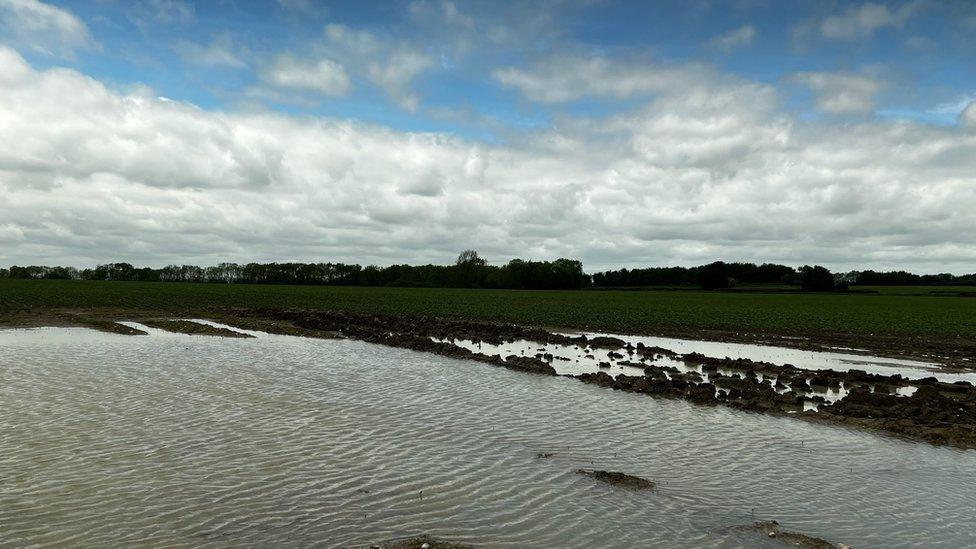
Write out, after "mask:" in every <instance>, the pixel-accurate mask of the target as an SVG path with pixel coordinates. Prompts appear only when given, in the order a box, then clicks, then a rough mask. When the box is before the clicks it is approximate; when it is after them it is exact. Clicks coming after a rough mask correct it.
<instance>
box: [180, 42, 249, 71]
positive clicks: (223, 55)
mask: <svg viewBox="0 0 976 549" xmlns="http://www.w3.org/2000/svg"><path fill="white" fill-rule="evenodd" d="M175 49H176V52H177V53H178V54H179V55H180V57H181V58H182V59H183V61H185V62H187V63H192V64H195V65H205V66H211V67H231V68H235V69H240V68H244V67H246V66H247V63H245V62H244V60H243V59H241V56H240V55H239V53H238V52H237V47H236V46H235V45H234V40H233V39H232V38H231V36H230V34H226V33H225V34H220V35H217V36H216V37H215V38H214V39H213V41H212V42H211V43H209V44H198V43H196V42H190V41H188V40H180V41H179V42H177V43H176V46H175Z"/></svg>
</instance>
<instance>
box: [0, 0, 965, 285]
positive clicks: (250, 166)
mask: <svg viewBox="0 0 976 549" xmlns="http://www.w3.org/2000/svg"><path fill="white" fill-rule="evenodd" d="M464 248H475V249H477V250H479V251H480V252H481V253H482V255H483V256H485V257H487V258H488V259H489V260H491V261H492V262H504V261H507V260H508V259H510V258H512V257H516V256H519V257H523V258H534V259H547V258H556V257H572V258H579V259H582V260H583V262H584V265H585V266H586V268H587V269H588V270H590V271H592V270H596V269H600V268H605V267H617V266H625V265H626V266H644V265H667V264H686V265H687V264H700V263H705V262H709V261H713V260H716V259H724V260H742V261H755V262H762V261H775V262H783V263H787V264H794V265H798V264H803V263H813V262H816V263H821V264H825V265H828V266H830V267H833V268H835V269H846V268H851V267H855V266H861V267H873V268H885V269H889V268H899V269H901V268H905V269H913V270H917V271H920V272H945V271H949V272H957V273H958V272H972V271H976V4H974V3H972V2H968V1H965V0H960V1H958V2H954V1H948V0H947V1H937V0H912V1H907V2H901V1H899V2H867V3H861V2H853V3H847V2H841V1H824V2H807V1H802V2H787V1H780V0H739V1H729V2H720V1H717V0H715V1H708V0H700V1H694V0H681V1H674V2H668V1H662V2H653V3H652V2H632V3H625V2H619V3H618V2H610V1H580V2H576V1H572V0H565V1H558V0H557V1H551V2H531V3H529V2H526V3H511V4H501V3H500V2H496V1H485V2H470V3H469V2H463V1H460V0H458V1H455V2H451V1H442V0H417V1H414V2H410V1H396V2H390V3H385V4H381V3H379V2H360V1H350V2H318V1H314V0H277V1H275V0H267V1H260V0H247V1H245V0H209V1H205V2H204V1H201V2H198V3H193V2H190V1H184V0H147V1H144V2H136V1H130V0H84V1H83V0H78V1H63V2H55V1H53V0H52V1H49V2H41V1H39V0H0V265H10V264H15V263H17V264H25V263H32V264H73V265H76V266H89V265H93V264H95V263H98V262H106V261H115V260H124V261H129V262H132V263H136V264H146V265H153V266H161V265H165V264H168V263H173V262H178V263H196V264H214V263H218V262H221V261H237V262H247V261H255V260H256V261H269V260H300V261H350V262H360V263H377V264H390V263H394V262H408V263H422V262H448V261H451V260H452V259H453V258H454V257H456V255H457V253H458V251H459V250H461V249H464Z"/></svg>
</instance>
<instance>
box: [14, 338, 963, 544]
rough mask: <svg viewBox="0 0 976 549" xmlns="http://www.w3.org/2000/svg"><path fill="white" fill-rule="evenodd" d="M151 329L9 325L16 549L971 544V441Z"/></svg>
mask: <svg viewBox="0 0 976 549" xmlns="http://www.w3.org/2000/svg"><path fill="white" fill-rule="evenodd" d="M147 331H150V335H149V336H147V337H139V338H133V337H126V336H120V335H115V334H103V333H98V332H92V331H88V330H82V329H38V330H15V331H0V409H2V413H0V546H4V547H6V546H28V545H29V546H37V547H53V546H65V545H71V546H92V547H107V546H131V545H140V546H154V547H174V548H175V547H236V546H275V547H306V546H310V545H313V546H324V547H339V546H347V545H363V544H368V543H371V542H376V541H379V540H383V539H389V538H397V537H403V536H409V535H415V534H419V533H429V534H431V535H434V536H438V537H444V538H449V539H452V540H456V541H462V542H468V543H474V544H480V545H485V546H489V547H524V546H526V545H532V546H544V547H612V546H619V547H646V546H654V545H658V546H667V547H739V546H749V547H757V546H758V547H762V546H765V545H768V544H770V543H771V542H770V541H769V540H766V539H764V538H761V537H759V536H757V535H756V534H755V533H753V532H750V531H748V530H742V529H738V528H735V527H736V526H738V525H743V524H749V523H751V522H752V521H754V520H759V519H768V518H776V519H778V520H779V521H780V522H781V523H782V524H783V526H784V529H787V530H792V531H800V532H805V533H807V534H810V535H814V536H818V537H823V538H826V539H830V540H834V541H842V542H845V543H849V544H852V545H854V546H858V547H872V546H885V547H909V546H914V545H919V544H924V545H926V546H927V547H961V546H972V545H976V538H974V534H973V532H976V517H974V515H973V513H972V510H973V509H976V479H974V477H976V475H973V474H972V471H973V470H976V452H974V451H963V450H957V449H952V448H939V447H933V446H930V445H925V444H912V443H909V442H905V441H901V440H897V439H892V438H886V437H881V436H877V435H874V434H871V433H865V432H859V431H853V430H847V429H844V428H839V427H830V426H823V425H812V424H807V423H805V422H799V421H793V420H789V419H784V418H775V417H765V416H761V415H754V414H748V413H742V412H737V411H735V410H730V409H725V408H709V407H698V406H694V405H691V404H689V403H687V402H683V401H671V400H657V399H653V398H649V397H647V396H644V395H636V394H628V393H621V392H615V391H609V390H606V389H603V388H600V387H595V386H591V385H586V384H581V383H578V382H576V381H574V380H570V379H563V378H547V377H540V376H529V375H524V374H520V373H518V372H511V371H508V370H504V369H499V368H491V367H488V366H485V365H483V364H478V363H473V362H467V361H458V360H451V359H446V358H443V357H438V356H433V355H427V354H422V353H415V352H412V351H407V350H401V349H390V348H384V347H377V346H372V345H368V344H364V343H360V342H355V341H341V340H310V339H301V338H292V337H285V336H270V335H266V334H258V335H259V337H257V338H255V339H253V340H239V339H218V338H202V337H193V336H184V335H180V334H169V333H165V332H160V331H152V330H147ZM540 452H547V453H552V456H551V457H548V458H540V457H538V454H539V453H540ZM580 467H587V468H589V467H596V468H600V469H611V470H621V471H625V472H628V473H631V474H636V475H640V476H644V477H647V478H650V479H652V480H654V481H655V482H656V483H657V487H656V488H655V490H654V491H652V492H630V491H621V490H617V489H614V488H612V487H609V486H607V485H604V484H600V483H598V482H595V481H594V480H593V479H591V478H587V477H582V476H580V475H576V474H575V473H574V472H573V471H574V470H575V469H577V468H580ZM764 544H765V545H764ZM770 546H771V545H770Z"/></svg>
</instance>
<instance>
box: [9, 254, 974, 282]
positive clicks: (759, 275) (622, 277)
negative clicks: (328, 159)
mask: <svg viewBox="0 0 976 549" xmlns="http://www.w3.org/2000/svg"><path fill="white" fill-rule="evenodd" d="M0 278H16V279H56V280H116V281H140V282H198V283H221V284H301V285H324V286H403V287H421V288H498V289H525V290H546V289H561V290H574V289H582V288H641V287H652V286H657V287H660V286H665V287H667V286H675V287H678V286H700V287H703V288H707V289H722V288H731V287H734V286H735V285H737V284H789V285H797V286H800V287H802V288H803V289H805V290H811V291H817V290H833V289H843V288H846V287H848V286H849V285H920V284H940V285H969V284H976V274H970V275H963V276H957V275H952V274H939V275H917V274H913V273H908V272H905V271H890V272H876V271H871V270H866V271H851V272H848V273H837V274H835V273H831V272H830V271H829V270H827V269H826V268H824V267H821V266H819V265H815V266H809V265H805V266H803V267H800V268H794V267H790V266H787V265H779V264H774V263H763V264H761V265H756V264H754V263H725V262H722V261H716V262H713V263H709V264H707V265H700V266H696V267H647V268H639V269H619V270H613V271H603V272H597V273H594V274H592V275H590V274H586V273H584V272H583V264H582V263H581V262H580V261H577V260H573V259H557V260H554V261H531V260H524V259H513V260H511V261H509V262H508V263H507V264H505V265H499V266H495V265H488V263H487V261H486V260H485V259H483V258H482V257H480V256H479V255H478V253H477V252H475V251H474V250H466V251H464V252H462V253H461V255H460V256H458V259H457V261H455V263H454V264H453V265H390V266H387V267H378V266H375V265H369V266H366V267H363V266H362V265H357V264H347V263H247V264H238V263H221V264H219V265H214V266H210V267H199V266H196V265H169V266H166V267H162V268H158V269H155V268H151V267H135V266H133V265H131V264H129V263H107V264H104V265H98V266H97V267H95V268H91V269H80V270H79V269H76V268H74V267H48V266H36V265H35V266H26V267H22V266H13V267H10V268H9V269H0Z"/></svg>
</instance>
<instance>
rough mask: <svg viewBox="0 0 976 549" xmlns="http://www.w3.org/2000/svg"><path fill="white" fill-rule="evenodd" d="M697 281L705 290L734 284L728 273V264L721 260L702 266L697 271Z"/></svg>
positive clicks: (728, 286) (729, 286)
mask: <svg viewBox="0 0 976 549" xmlns="http://www.w3.org/2000/svg"><path fill="white" fill-rule="evenodd" d="M698 283H699V284H700V285H701V287H702V288H705V289H706V290H715V289H719V288H731V287H732V286H735V280H734V279H733V278H732V277H731V276H730V274H729V266H728V265H727V264H725V263H724V262H722V261H716V262H715V263H709V264H708V265H704V266H702V268H701V270H700V271H699V273H698Z"/></svg>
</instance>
